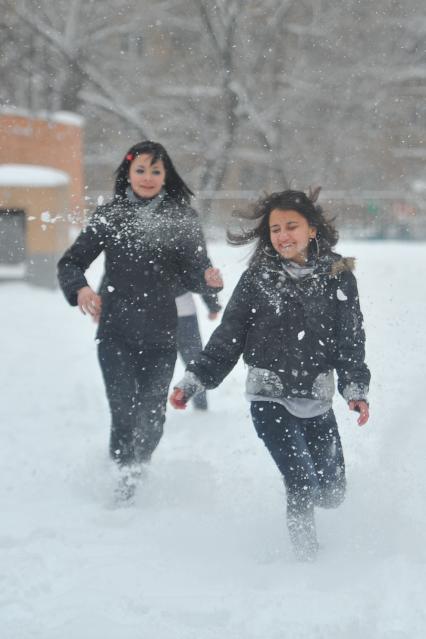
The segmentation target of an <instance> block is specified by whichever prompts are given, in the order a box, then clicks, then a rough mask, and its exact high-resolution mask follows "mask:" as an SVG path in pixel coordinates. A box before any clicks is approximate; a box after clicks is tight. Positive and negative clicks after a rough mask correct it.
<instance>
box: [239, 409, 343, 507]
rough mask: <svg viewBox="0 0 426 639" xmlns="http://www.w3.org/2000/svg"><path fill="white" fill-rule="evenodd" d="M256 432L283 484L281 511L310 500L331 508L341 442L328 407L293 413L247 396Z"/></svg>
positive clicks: (337, 492) (338, 493)
mask: <svg viewBox="0 0 426 639" xmlns="http://www.w3.org/2000/svg"><path fill="white" fill-rule="evenodd" d="M251 414H252V418H253V423H254V426H255V428H256V431H257V434H258V436H259V437H260V438H261V439H262V440H263V442H264V444H265V446H266V447H267V449H268V450H269V452H270V453H271V455H272V458H273V460H274V461H275V463H276V465H277V466H278V469H279V470H280V472H281V474H282V476H283V479H284V483H285V486H286V490H287V512H288V514H289V515H296V514H302V513H303V512H308V511H310V510H312V508H313V506H314V505H315V506H323V507H325V508H334V507H336V506H338V505H339V504H340V503H341V502H342V501H343V499H344V496H345V488H346V479H345V462H344V458H343V450H342V444H341V441H340V436H339V432H338V430H337V423H336V418H335V417H334V413H333V411H332V410H329V411H328V412H327V413H324V414H323V415H319V416H318V417H311V418H307V419H304V418H300V417H295V416H294V415H292V414H291V413H289V412H288V411H287V410H286V409H285V408H284V406H282V405H281V404H277V403H275V402H265V401H263V402H252V403H251Z"/></svg>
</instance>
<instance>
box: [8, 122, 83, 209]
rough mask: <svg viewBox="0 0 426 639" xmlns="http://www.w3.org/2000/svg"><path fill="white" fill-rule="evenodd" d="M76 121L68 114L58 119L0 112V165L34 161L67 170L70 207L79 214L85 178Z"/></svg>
mask: <svg viewBox="0 0 426 639" xmlns="http://www.w3.org/2000/svg"><path fill="white" fill-rule="evenodd" d="M77 122H78V120H77V118H76V119H75V121H74V122H73V120H72V118H71V117H69V118H68V121H67V119H66V118H65V117H64V118H63V121H61V118H58V117H57V116H55V114H53V115H52V116H51V118H49V117H47V118H41V117H40V118H39V117H30V116H29V115H28V116H27V115H13V114H7V113H3V114H0V164H35V165H37V166H46V167H50V168H54V169H59V170H61V171H64V172H65V173H68V175H69V176H70V208H71V212H73V213H76V214H77V215H78V214H79V213H83V211H84V177H83V132H82V128H81V126H79V125H78V124H77ZM47 208H48V207H47V206H46V207H45V209H44V210H46V209H47Z"/></svg>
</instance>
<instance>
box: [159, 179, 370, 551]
mask: <svg viewBox="0 0 426 639" xmlns="http://www.w3.org/2000/svg"><path fill="white" fill-rule="evenodd" d="M318 193H319V189H317V192H316V193H315V195H312V196H311V197H308V196H307V195H305V193H303V192H299V191H293V190H286V191H282V192H279V193H273V194H272V195H270V196H269V197H266V198H264V199H261V200H260V201H259V202H258V203H257V205H256V206H255V209H254V213H253V214H252V215H251V216H249V215H247V216H245V217H247V218H249V217H251V219H256V220H259V222H258V224H257V226H256V228H254V229H253V230H251V231H248V232H247V233H242V234H241V235H238V236H236V235H233V234H230V233H228V239H229V240H230V242H231V243H233V244H236V245H241V244H244V243H247V242H249V241H251V240H254V239H256V238H257V240H258V241H257V246H256V249H255V252H254V255H253V257H252V259H251V262H250V264H249V267H248V269H247V270H246V271H245V272H244V273H243V275H242V277H241V279H240V281H239V283H238V285H237V287H236V288H235V290H234V292H233V294H232V297H231V299H230V301H229V303H228V305H227V307H226V310H225V312H224V315H223V319H222V322H221V324H220V326H219V327H218V328H217V329H216V330H215V332H214V333H213V335H212V336H211V338H210V340H209V342H208V344H207V346H206V347H205V349H204V350H203V352H202V353H201V354H200V355H199V356H198V357H197V358H196V360H195V361H194V362H192V363H190V364H189V365H188V367H187V369H186V373H185V376H184V378H183V379H182V380H181V382H179V383H178V384H177V385H176V386H175V389H174V391H173V393H172V395H171V397H170V401H171V403H172V405H173V406H174V407H175V408H184V407H185V406H186V403H187V402H188V400H189V399H190V398H191V397H192V396H193V395H195V394H196V393H198V392H200V391H201V390H204V389H206V388H214V387H216V386H218V385H219V384H220V383H221V381H222V380H223V379H224V377H226V375H227V374H228V373H229V372H230V371H231V370H232V368H233V367H234V366H235V364H236V363H237V361H238V359H239V357H240V355H241V354H242V355H243V359H244V361H245V363H246V364H247V365H248V376H247V382H246V394H247V397H248V399H249V401H250V402H251V415H252V419H253V423H254V426H255V429H256V431H257V434H258V436H259V437H260V438H261V439H262V440H263V442H264V443H265V445H266V447H267V449H268V450H269V452H270V454H271V456H272V458H273V460H274V461H275V463H276V465H277V466H278V469H279V471H280V472H281V474H282V476H283V479H284V483H285V486H286V492H287V524H288V530H289V535H290V539H291V542H292V545H293V548H294V551H295V554H296V556H297V558H298V559H300V560H308V561H309V560H312V559H314V558H315V556H316V553H317V550H318V542H317V536H316V530H315V520H314V507H315V506H322V507H326V508H327V507H336V506H338V505H339V504H340V503H341V502H342V501H343V499H344V495H345V485H346V480H345V465H344V459H343V451H342V446H341V442H340V437H339V432H338V429H337V424H336V419H335V416H334V413H333V410H332V398H333V395H334V391H335V387H334V371H336V372H337V379H338V389H339V391H340V393H341V394H342V395H343V397H344V398H345V400H346V401H347V402H348V406H349V409H350V410H355V411H357V412H358V413H359V417H358V424H359V425H360V426H362V425H364V424H365V423H366V422H367V420H368V417H369V408H368V403H367V393H368V384H369V381H370V373H369V370H368V368H367V366H366V364H365V362H364V342H365V335H364V329H363V318H362V314H361V310H360V306H359V300H358V291H357V284H356V280H355V277H354V275H353V273H352V270H353V262H354V260H353V259H351V258H343V257H341V256H340V255H338V254H337V253H335V252H333V250H332V249H333V247H334V246H335V244H336V243H337V238H338V235H337V231H336V230H335V228H334V226H333V225H332V224H331V223H330V222H329V221H327V220H326V219H325V217H324V215H323V212H322V209H321V208H320V207H319V206H318V205H316V204H315V200H316V196H317V195H318Z"/></svg>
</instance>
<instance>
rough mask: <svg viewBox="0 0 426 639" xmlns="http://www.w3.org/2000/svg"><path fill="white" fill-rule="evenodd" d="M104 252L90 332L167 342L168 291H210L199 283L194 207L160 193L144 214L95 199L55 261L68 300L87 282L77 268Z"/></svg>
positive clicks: (200, 252)
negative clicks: (96, 318)
mask: <svg viewBox="0 0 426 639" xmlns="http://www.w3.org/2000/svg"><path fill="white" fill-rule="evenodd" d="M102 251H103V252H104V253H105V281H106V282H107V286H106V287H105V290H106V291H107V293H105V294H104V295H103V298H102V313H101V318H100V322H99V328H98V333H97V336H98V338H102V337H104V336H106V335H109V334H116V335H119V336H121V337H124V339H125V340H126V341H128V342H130V343H137V344H140V343H143V344H147V345H160V346H164V347H174V345H175V338H176V336H175V333H176V321H177V320H176V305H175V297H176V296H177V295H179V294H181V293H182V291H183V290H190V291H193V292H195V293H200V294H202V295H207V296H212V298H213V299H215V298H216V293H217V291H218V290H219V289H214V288H211V287H208V286H207V285H206V284H205V280H204V272H205V270H206V269H207V268H208V267H210V266H211V262H210V260H209V258H208V255H207V249H206V245H205V240H204V236H203V233H202V230H201V226H200V222H199V218H198V215H197V213H196V212H195V211H194V210H193V209H192V208H191V207H189V206H186V205H182V204H178V203H177V202H176V201H175V200H173V199H172V198H170V197H169V196H168V195H166V196H165V197H164V199H163V200H162V201H161V203H160V205H159V206H158V207H157V208H156V209H155V210H154V211H151V212H150V213H149V214H147V215H144V212H143V210H142V211H141V210H140V208H139V207H138V205H137V204H135V203H132V202H129V200H127V199H123V200H113V201H112V202H110V203H108V204H106V205H104V206H100V207H98V208H97V209H96V210H95V212H94V214H93V216H92V217H91V219H90V221H89V223H88V225H87V227H86V228H85V229H84V230H83V231H82V232H81V233H80V235H79V236H78V238H77V239H76V241H75V242H74V244H73V245H72V246H71V247H70V248H69V249H68V250H67V251H66V252H65V254H64V256H63V257H62V258H61V259H60V261H59V263H58V278H59V283H60V285H61V288H62V290H63V292H64V295H65V297H66V298H67V300H68V302H69V303H70V304H71V305H73V306H75V305H76V304H77V293H78V291H79V289H81V288H82V287H83V286H87V280H86V278H85V275H84V273H85V271H86V269H87V268H88V267H89V266H90V264H91V263H92V262H93V261H94V260H95V259H96V257H97V256H98V255H99V254H100V253H101V252H102Z"/></svg>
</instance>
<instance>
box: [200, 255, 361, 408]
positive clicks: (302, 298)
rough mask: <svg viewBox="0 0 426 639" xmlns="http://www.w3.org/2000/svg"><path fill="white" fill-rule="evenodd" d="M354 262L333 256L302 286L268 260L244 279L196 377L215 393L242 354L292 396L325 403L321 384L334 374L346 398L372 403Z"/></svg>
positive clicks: (302, 281) (252, 268) (321, 262)
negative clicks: (368, 393) (367, 398)
mask: <svg viewBox="0 0 426 639" xmlns="http://www.w3.org/2000/svg"><path fill="white" fill-rule="evenodd" d="M352 263H353V260H348V259H343V258H341V256H339V255H337V254H335V253H331V254H329V255H326V256H324V257H322V258H321V259H319V260H318V262H317V265H316V267H315V269H314V272H313V274H311V275H309V276H306V277H304V278H302V279H299V280H295V279H292V278H291V277H290V276H289V275H288V274H287V273H286V272H285V271H284V270H283V269H282V266H281V262H280V260H279V259H276V258H272V257H266V256H264V257H262V258H260V259H259V260H258V261H257V262H256V263H254V264H252V266H250V268H248V269H247V270H246V271H245V272H244V273H243V275H242V276H241V279H240V281H239V283H238V285H237V287H236V288H235V290H234V293H233V295H232V297H231V299H230V301H229V303H228V305H227V307H226V309H225V312H224V315H223V319H222V322H221V324H220V326H219V327H218V328H217V329H216V331H215V332H214V333H213V335H212V336H211V338H210V340H209V342H208V344H207V346H206V347H205V349H204V351H203V352H202V353H201V355H200V356H199V357H198V358H197V360H196V361H195V362H194V363H191V364H190V365H189V366H188V370H189V371H191V372H192V373H194V374H195V375H196V377H197V378H198V379H199V380H200V381H201V383H202V384H203V385H204V386H205V387H206V388H214V387H215V386H217V385H218V384H220V382H221V381H222V380H223V378H224V377H225V376H226V375H227V374H228V373H229V372H230V371H231V370H232V368H233V367H234V366H235V364H236V362H237V361H238V358H239V357H240V355H241V354H242V355H243V358H244V361H245V362H246V363H247V364H248V365H249V366H250V367H253V369H257V370H260V371H264V372H266V373H267V372H268V371H272V373H273V375H272V376H271V377H273V378H275V379H277V378H279V379H278V384H279V386H280V388H281V391H282V396H284V397H301V398H317V397H318V396H320V395H318V393H316V391H315V387H316V385H318V380H321V379H324V378H329V377H330V374H331V371H333V369H335V370H336V371H337V375H338V387H339V391H340V393H342V394H343V395H344V396H345V398H346V399H361V398H363V397H365V394H366V391H367V390H368V384H369V380H370V373H369V370H368V368H367V366H366V364H365V363H364V342H365V335H364V330H363V318H362V314H361V310H360V307H359V300H358V290H357V285H356V279H355V277H354V275H353V273H352V272H351V268H352ZM262 394H267V391H265V390H264V389H262ZM272 395H273V394H272Z"/></svg>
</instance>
